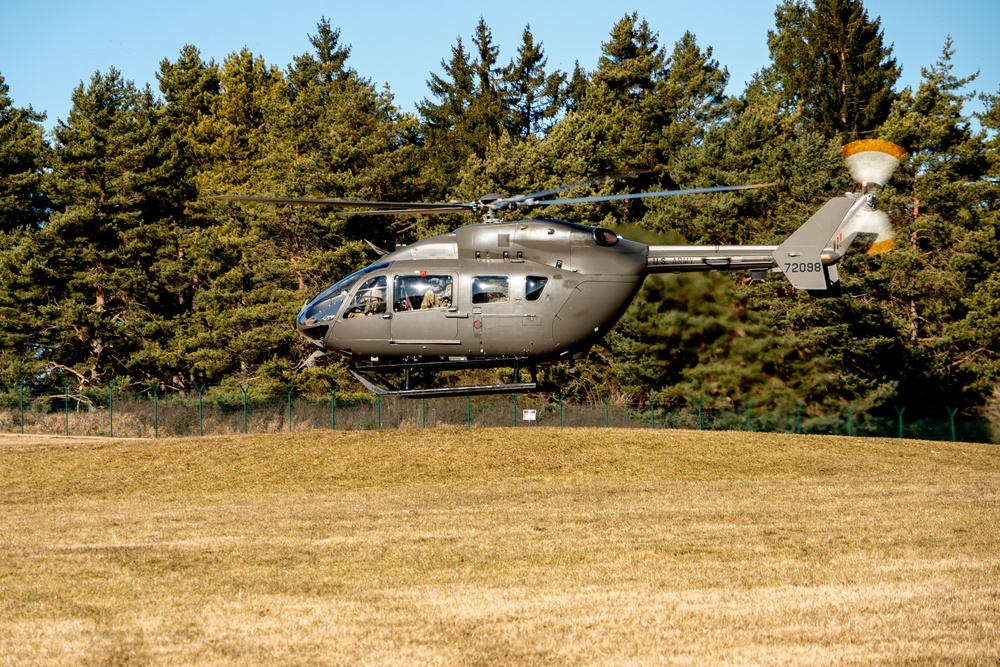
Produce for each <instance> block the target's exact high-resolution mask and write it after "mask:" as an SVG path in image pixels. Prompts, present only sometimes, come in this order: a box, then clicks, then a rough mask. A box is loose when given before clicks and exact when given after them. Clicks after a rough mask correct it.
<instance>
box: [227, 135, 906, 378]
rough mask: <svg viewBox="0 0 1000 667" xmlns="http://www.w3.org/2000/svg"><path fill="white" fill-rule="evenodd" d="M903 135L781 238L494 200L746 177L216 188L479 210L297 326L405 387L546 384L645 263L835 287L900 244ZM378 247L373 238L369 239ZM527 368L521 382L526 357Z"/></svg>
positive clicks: (865, 148)
mask: <svg viewBox="0 0 1000 667" xmlns="http://www.w3.org/2000/svg"><path fill="white" fill-rule="evenodd" d="M903 154H904V152H903V149H902V148H900V147H899V146H896V145H895V144H891V143H889V142H884V141H877V140H863V141H859V142H854V143H852V144H848V145H847V146H845V148H844V156H845V159H846V161H847V163H848V166H849V168H850V170H851V172H852V174H853V175H854V177H855V180H856V181H857V182H858V183H860V184H861V187H860V190H859V191H858V192H855V193H848V194H846V195H844V196H840V197H836V198H834V199H831V200H830V201H828V202H827V203H826V204H825V205H824V206H823V207H822V208H820V209H819V211H817V212H816V213H815V214H814V215H813V216H812V217H811V218H809V220H807V221H806V222H805V223H804V224H803V225H802V226H801V227H799V228H798V229H797V230H796V231H795V232H794V233H792V235H791V236H789V237H788V238H787V239H786V240H785V241H784V242H783V243H781V244H780V245H758V246H738V245H735V246H718V245H715V246H681V245H647V244H645V243H639V242H636V241H630V240H628V239H625V238H622V237H621V236H619V235H618V234H616V233H615V232H613V231H611V230H608V229H604V228H601V227H590V226H586V225H580V224H575V223H570V222H564V221H561V220H554V219H525V220H515V221H506V222H505V221H501V220H500V219H499V218H498V215H497V214H498V213H500V212H503V211H513V210H517V209H522V208H531V207H537V206H548V205H555V204H580V203H586V202H602V201H619V200H628V199H638V198H650V197H663V196H673V195H680V194H693V193H711V192H722V191H732V190H743V189H749V188H755V187H762V186H758V185H749V186H720V187H713V188H698V189H694V190H676V191H666V192H647V193H636V194H626V195H608V196H597V197H578V198H565V199H551V198H550V197H552V196H553V195H556V194H558V193H559V192H563V191H565V189H566V188H559V189H555V190H549V191H545V192H537V193H532V194H529V195H521V196H517V197H511V198H504V197H501V196H499V195H487V196H484V197H482V198H481V199H479V200H478V201H474V202H470V203H457V202H451V203H414V202H398V203H386V202H369V201H355V200H330V199H299V198H284V197H243V196H222V197H216V198H215V199H222V200H229V201H233V200H237V201H256V202H270V203H278V204H311V205H318V206H327V207H333V208H338V209H346V210H345V211H343V213H344V214H347V215H352V214H353V215H361V214H364V215H371V214H390V215H392V214H397V215H398V214H433V213H452V212H460V211H465V212H472V213H479V214H481V215H482V216H483V222H482V224H474V225H469V226H465V227H460V228H458V229H456V230H454V231H452V232H450V233H448V234H442V235H438V236H434V237H431V238H427V239H423V240H421V241H418V242H416V243H413V244H411V245H408V246H404V247H400V248H397V249H396V250H395V251H394V252H384V251H379V250H378V249H377V248H375V250H376V251H377V252H379V254H380V255H381V256H380V257H379V259H378V261H376V262H375V263H374V264H372V265H370V266H367V267H365V268H363V269H361V270H360V271H357V272H355V273H352V274H351V275H349V276H347V277H346V278H344V279H342V280H340V281H338V282H337V283H336V284H334V285H333V286H331V287H329V288H328V289H326V290H324V291H323V292H322V293H321V294H319V295H318V296H316V297H315V298H313V299H312V300H311V301H309V302H308V303H306V304H305V306H304V307H303V308H302V310H301V312H299V314H298V317H297V318H296V326H297V328H298V330H299V331H300V332H301V333H302V335H304V336H305V337H306V338H308V339H309V340H310V341H312V342H313V343H315V344H316V345H317V346H318V348H319V350H317V352H316V354H315V355H314V356H318V355H322V354H325V353H327V352H331V351H332V352H336V353H338V354H341V355H343V356H345V357H347V358H348V359H349V364H350V371H351V372H352V373H353V374H354V376H355V377H356V378H357V379H358V380H360V381H361V383H362V384H363V385H364V386H365V387H367V388H368V389H369V390H371V391H373V392H375V393H378V394H384V395H399V396H408V397H430V396H452V395H467V394H485V393H501V392H502V393H512V392H525V391H536V390H539V389H540V387H541V385H540V383H539V382H538V378H537V367H538V366H539V365H541V364H547V363H551V362H559V361H567V362H568V363H569V364H570V371H571V372H575V368H574V367H573V362H574V361H575V360H578V359H580V358H582V357H584V356H585V355H586V354H587V353H588V351H589V350H590V348H591V347H592V346H593V345H594V344H595V343H596V342H598V341H599V340H600V339H601V338H602V337H603V336H604V335H605V334H607V333H608V331H610V330H611V328H612V327H613V326H614V325H615V323H616V322H617V321H618V320H619V318H620V317H621V316H622V315H623V314H624V312H625V310H626V308H628V306H629V304H630V303H631V302H632V300H633V298H634V297H635V295H636V294H637V293H638V291H639V288H640V287H641V285H642V282H643V280H644V279H645V277H646V276H647V275H648V274H651V273H682V272H691V271H749V272H750V275H751V277H752V278H753V279H755V280H763V279H764V278H765V277H766V275H767V274H768V273H770V272H775V273H783V274H784V275H785V276H786V277H787V278H788V279H789V280H790V281H791V283H792V285H794V286H795V287H796V288H798V289H802V290H807V291H809V292H810V293H812V294H815V295H820V296H823V295H835V294H837V293H838V290H839V274H838V271H837V263H838V262H839V261H840V259H841V258H842V257H843V256H844V253H845V252H846V250H847V248H848V246H849V245H850V244H851V242H852V241H854V240H855V238H856V237H857V236H858V235H859V234H874V235H875V237H876V238H875V241H874V243H873V244H872V245H871V247H870V249H869V252H870V253H877V252H882V251H884V250H887V249H889V248H891V247H893V240H892V230H891V228H890V226H889V224H888V216H886V214H885V213H883V212H880V211H877V210H876V209H875V194H874V193H875V190H876V189H877V188H878V187H879V186H880V185H882V184H884V183H885V182H886V181H887V180H888V179H889V177H890V176H891V174H892V172H893V171H894V170H895V168H896V166H897V165H898V164H899V160H900V159H901V157H902V156H903ZM373 248H374V246H373ZM497 367H509V368H511V369H513V379H512V380H511V381H509V382H501V383H497V384H485V385H472V386H468V385H466V386H436V385H437V384H438V383H437V382H436V381H435V377H436V375H437V374H438V373H440V372H442V371H447V370H453V369H469V368H497ZM523 369H527V370H528V371H529V373H530V380H529V381H522V377H521V375H522V370H523Z"/></svg>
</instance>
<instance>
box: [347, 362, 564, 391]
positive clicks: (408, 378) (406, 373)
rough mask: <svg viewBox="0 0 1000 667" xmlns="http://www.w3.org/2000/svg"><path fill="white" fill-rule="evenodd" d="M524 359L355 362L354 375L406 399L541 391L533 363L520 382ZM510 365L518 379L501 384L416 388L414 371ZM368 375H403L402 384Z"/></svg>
mask: <svg viewBox="0 0 1000 667" xmlns="http://www.w3.org/2000/svg"><path fill="white" fill-rule="evenodd" d="M523 361H524V360H522V359H502V360H498V359H484V360H474V361H466V360H462V361H449V360H444V361H430V362H421V363H413V364H407V363H400V364H378V365H374V364H373V365H355V364H352V365H351V368H350V371H351V375H353V376H354V377H356V378H357V379H358V381H359V382H360V383H361V384H363V385H364V386H365V388H366V389H368V390H369V391H371V392H373V393H375V394H377V395H379V396H402V397H404V398H437V397H447V396H479V395H484V394H516V393H523V392H530V391H542V390H544V389H546V387H545V386H544V385H543V384H542V383H540V382H538V379H537V377H536V372H535V367H534V365H530V366H528V370H529V371H530V372H531V381H530V382H521V381H520V371H521V368H523V367H524V366H523V364H522V362H523ZM504 366H510V367H512V368H513V370H514V378H515V380H517V381H515V382H503V383H498V384H482V385H463V386H455V387H415V386H413V382H412V375H413V373H414V372H423V373H426V374H431V375H433V373H435V372H437V371H443V370H456V369H460V368H461V369H468V368H498V367H504ZM366 375H368V376H371V375H378V376H381V377H382V378H384V377H385V376H387V375H396V376H402V384H401V386H393V387H385V386H380V385H379V384H376V383H375V382H373V381H372V380H371V379H369V378H368V377H365V376H366Z"/></svg>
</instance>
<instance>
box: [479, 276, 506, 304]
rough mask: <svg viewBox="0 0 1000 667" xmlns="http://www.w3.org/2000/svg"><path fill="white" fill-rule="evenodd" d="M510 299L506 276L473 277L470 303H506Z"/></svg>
mask: <svg viewBox="0 0 1000 667" xmlns="http://www.w3.org/2000/svg"><path fill="white" fill-rule="evenodd" d="M509 297H510V278H509V277H507V276H473V277H472V303H474V304H477V303H506V302H507V300H508V299H509Z"/></svg>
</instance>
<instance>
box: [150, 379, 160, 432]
mask: <svg viewBox="0 0 1000 667" xmlns="http://www.w3.org/2000/svg"><path fill="white" fill-rule="evenodd" d="M159 388H160V383H159V382H157V383H156V384H154V385H150V389H151V390H152V392H153V437H154V438H159V437H160V407H159V405H158V404H157V402H156V392H157V390H158V389H159Z"/></svg>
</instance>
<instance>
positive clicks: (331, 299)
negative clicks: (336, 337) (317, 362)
mask: <svg viewBox="0 0 1000 667" xmlns="http://www.w3.org/2000/svg"><path fill="white" fill-rule="evenodd" d="M343 303H344V295H343V294H329V293H324V294H321V295H319V296H318V297H316V298H315V299H313V300H312V301H310V302H309V303H307V304H306V305H305V306H303V307H302V310H301V311H299V316H298V317H297V318H295V328H297V329H298V330H299V333H301V334H302V335H303V336H305V337H306V338H308V339H309V340H311V341H312V342H313V343H315V344H316V345H318V346H319V347H321V348H324V349H325V348H326V345H325V344H324V340H325V339H326V334H327V332H329V331H330V327H332V326H333V322H334V318H336V317H337V313H338V312H339V311H340V306H341V305H343Z"/></svg>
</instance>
